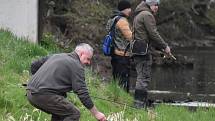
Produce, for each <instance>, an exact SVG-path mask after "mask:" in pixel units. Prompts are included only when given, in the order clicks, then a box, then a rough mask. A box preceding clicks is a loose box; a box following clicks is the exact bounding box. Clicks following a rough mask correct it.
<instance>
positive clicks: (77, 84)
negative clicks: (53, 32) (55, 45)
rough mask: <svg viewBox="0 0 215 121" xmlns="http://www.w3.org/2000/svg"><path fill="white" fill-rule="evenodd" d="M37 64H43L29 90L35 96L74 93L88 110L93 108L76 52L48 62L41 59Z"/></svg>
mask: <svg viewBox="0 0 215 121" xmlns="http://www.w3.org/2000/svg"><path fill="white" fill-rule="evenodd" d="M37 63H38V64H41V63H43V64H42V66H41V67H40V68H39V69H38V71H36V73H35V74H34V75H33V76H32V78H31V79H30V81H29V82H28V84H27V90H31V92H32V93H35V94H57V95H62V96H65V95H66V93H67V92H70V91H73V92H74V93H76V94H77V95H78V97H79V98H80V100H81V102H82V103H83V105H84V106H85V107H86V108H88V109H91V108H92V107H93V105H94V104H93V102H92V100H91V98H90V96H89V93H88V89H87V86H86V82H85V74H84V68H83V65H82V64H81V62H80V59H79V56H78V55H77V54H76V53H75V52H74V53H62V54H55V55H53V56H51V57H49V58H48V59H46V61H44V59H41V62H39V61H38V62H37Z"/></svg>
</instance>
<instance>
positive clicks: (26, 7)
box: [0, 0, 38, 43]
mask: <svg viewBox="0 0 215 121" xmlns="http://www.w3.org/2000/svg"><path fill="white" fill-rule="evenodd" d="M0 28H3V29H7V30H9V31H11V32H13V33H14V34H15V35H16V36H18V37H24V38H27V39H28V40H29V41H31V42H33V43H37V41H38V0H0Z"/></svg>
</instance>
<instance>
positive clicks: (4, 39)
mask: <svg viewBox="0 0 215 121" xmlns="http://www.w3.org/2000/svg"><path fill="white" fill-rule="evenodd" d="M50 40H51V36H50V35H48V36H45V37H44V40H43V43H42V44H41V45H35V44H30V43H29V42H27V41H25V40H24V39H18V38H16V37H14V36H13V35H12V34H11V33H10V32H5V31H0V121H45V120H50V115H48V114H45V113H43V112H41V111H39V110H36V109H35V108H34V107H32V106H31V105H30V104H29V103H28V101H27V100H26V97H25V89H24V88H23V87H22V86H21V84H22V83H25V82H27V80H28V79H29V71H28V70H29V66H30V63H31V61H32V60H34V59H36V58H39V57H41V56H44V55H47V54H50V53H56V52H62V51H63V50H61V49H59V48H57V46H56V45H55V44H53V43H52V42H51V41H50ZM86 79H87V84H88V87H89V91H90V95H91V96H92V99H93V101H94V102H95V105H96V106H97V108H98V109H99V110H101V111H102V112H104V113H105V114H106V116H109V117H110V118H111V117H112V118H115V121H122V120H121V119H124V120H123V121H127V120H128V121H135V120H136V121H137V120H138V121H213V120H214V118H215V109H212V108H211V109H204V108H199V109H197V111H195V112H192V111H189V110H187V109H186V108H181V107H171V106H166V105H159V106H157V107H156V108H155V110H154V111H151V113H147V112H146V111H144V110H137V109H133V108H131V107H129V106H130V105H132V102H133V98H132V96H131V95H130V94H127V93H126V92H124V91H123V90H122V89H120V88H119V87H118V86H117V84H115V83H114V82H113V83H101V81H100V78H99V75H95V74H93V73H92V71H91V69H87V70H86ZM69 99H70V100H71V101H72V102H73V103H74V104H75V105H76V106H77V107H78V108H79V109H80V110H81V121H95V119H94V117H92V115H91V114H90V112H89V111H88V110H87V109H86V108H85V107H84V106H83V105H82V104H81V102H80V101H79V99H78V98H77V96H76V95H75V94H73V93H71V94H69ZM103 99H105V100H103ZM113 102H120V104H118V103H113ZM126 119H127V120H126ZM149 119H151V120H149Z"/></svg>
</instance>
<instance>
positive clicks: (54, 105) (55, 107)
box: [27, 90, 80, 121]
mask: <svg viewBox="0 0 215 121" xmlns="http://www.w3.org/2000/svg"><path fill="white" fill-rule="evenodd" d="M27 98H28V100H29V102H30V103H31V105H33V106H34V107H36V108H38V109H40V110H42V111H44V112H46V113H49V114H52V119H51V121H79V118H80V111H79V110H78V109H77V108H76V107H75V106H74V105H73V104H72V103H71V102H69V101H68V100H67V99H66V98H65V97H63V96H60V95H51V94H50V95H48V94H44V95H43V94H34V93H32V92H31V91H29V90H28V91H27Z"/></svg>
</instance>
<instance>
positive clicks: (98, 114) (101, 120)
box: [90, 106, 107, 121]
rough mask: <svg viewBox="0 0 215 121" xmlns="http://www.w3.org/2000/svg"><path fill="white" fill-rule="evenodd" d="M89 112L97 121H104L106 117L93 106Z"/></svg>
mask: <svg viewBox="0 0 215 121" xmlns="http://www.w3.org/2000/svg"><path fill="white" fill-rule="evenodd" d="M90 112H91V113H92V115H94V117H95V118H96V119H97V120H98V121H106V120H107V119H106V117H105V115H104V114H103V113H102V112H99V111H98V110H97V109H96V107H95V106H93V108H92V109H90Z"/></svg>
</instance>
